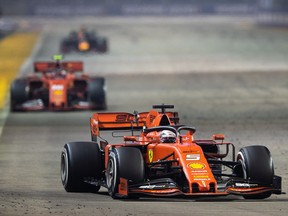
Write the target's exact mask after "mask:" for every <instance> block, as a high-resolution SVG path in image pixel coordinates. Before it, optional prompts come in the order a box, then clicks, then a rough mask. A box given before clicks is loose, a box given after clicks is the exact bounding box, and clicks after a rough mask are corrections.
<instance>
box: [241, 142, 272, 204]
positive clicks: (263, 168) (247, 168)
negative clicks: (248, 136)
mask: <svg viewBox="0 0 288 216" xmlns="http://www.w3.org/2000/svg"><path fill="white" fill-rule="evenodd" d="M237 161H238V162H239V163H240V164H241V165H242V171H243V172H241V173H242V175H243V176H241V177H243V178H244V179H246V180H250V181H253V182H259V183H261V185H265V186H271V185H272V184H273V177H274V166H273V161H272V157H271V154H270V151H269V149H268V148H266V147H265V146H247V147H244V148H241V149H240V151H239V153H238V155H237ZM270 196H271V192H265V193H261V194H252V195H244V196H243V197H244V198H245V199H265V198H268V197H270Z"/></svg>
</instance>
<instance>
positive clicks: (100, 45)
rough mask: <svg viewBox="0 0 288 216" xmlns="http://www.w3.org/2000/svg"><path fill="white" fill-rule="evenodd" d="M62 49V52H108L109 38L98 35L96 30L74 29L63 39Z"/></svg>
mask: <svg viewBox="0 0 288 216" xmlns="http://www.w3.org/2000/svg"><path fill="white" fill-rule="evenodd" d="M60 51H61V52H62V53H68V52H72V51H76V52H89V51H94V52H98V53H106V52H107V51H108V40H107V38H106V37H102V36H99V35H97V34H96V33H95V32H94V31H87V30H86V29H81V30H80V31H78V32H76V31H72V32H70V34H69V36H68V37H66V38H64V39H63V40H62V41H61V44H60Z"/></svg>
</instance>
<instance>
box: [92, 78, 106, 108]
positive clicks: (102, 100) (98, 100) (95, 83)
mask: <svg viewBox="0 0 288 216" xmlns="http://www.w3.org/2000/svg"><path fill="white" fill-rule="evenodd" d="M88 101H89V102H90V104H91V106H92V108H93V109H99V110H105V109H106V108H107V105H106V92H105V79H104V78H103V77H97V78H91V80H89V82H88Z"/></svg>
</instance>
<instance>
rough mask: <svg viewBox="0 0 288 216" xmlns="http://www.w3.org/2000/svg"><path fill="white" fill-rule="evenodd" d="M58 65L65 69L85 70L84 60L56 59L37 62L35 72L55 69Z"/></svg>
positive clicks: (73, 70)
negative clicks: (63, 60) (57, 60)
mask: <svg viewBox="0 0 288 216" xmlns="http://www.w3.org/2000/svg"><path fill="white" fill-rule="evenodd" d="M58 64H59V65H58ZM57 67H60V68H62V69H63V70H67V71H69V72H83V62H81V61H69V62H68V61H67V62H60V63H57V62H54V61H45V62H35V63H34V72H36V73H38V72H40V73H45V72H47V71H52V70H55V69H56V68H57Z"/></svg>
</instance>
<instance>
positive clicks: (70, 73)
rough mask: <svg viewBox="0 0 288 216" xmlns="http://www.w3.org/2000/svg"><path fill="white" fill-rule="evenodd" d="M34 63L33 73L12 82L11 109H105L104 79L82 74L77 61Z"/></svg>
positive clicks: (80, 65) (80, 66)
mask: <svg viewBox="0 0 288 216" xmlns="http://www.w3.org/2000/svg"><path fill="white" fill-rule="evenodd" d="M60 60H61V57H59V56H58V57H57V56H56V58H55V62H53V61H51V62H35V63H34V73H33V74H31V75H29V76H27V77H23V78H18V79H16V80H14V81H13V83H12V85H11V88H10V91H11V94H10V97H11V98H10V109H11V111H33V110H81V109H106V99H105V79H104V78H103V77H89V76H88V75H86V74H83V63H82V62H76V61H67V62H61V61H60Z"/></svg>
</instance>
